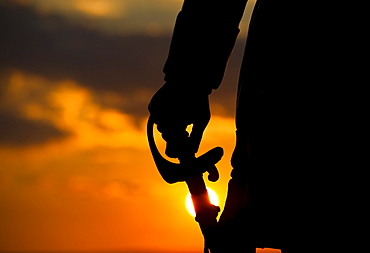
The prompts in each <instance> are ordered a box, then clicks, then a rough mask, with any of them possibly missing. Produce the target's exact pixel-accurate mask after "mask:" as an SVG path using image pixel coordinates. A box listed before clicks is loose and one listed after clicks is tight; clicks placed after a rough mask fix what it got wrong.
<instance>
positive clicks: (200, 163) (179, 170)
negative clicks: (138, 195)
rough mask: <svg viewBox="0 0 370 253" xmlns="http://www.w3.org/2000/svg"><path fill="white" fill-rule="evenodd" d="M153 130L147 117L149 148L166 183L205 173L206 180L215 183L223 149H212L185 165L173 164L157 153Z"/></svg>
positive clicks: (151, 122)
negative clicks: (206, 174)
mask: <svg viewBox="0 0 370 253" xmlns="http://www.w3.org/2000/svg"><path fill="white" fill-rule="evenodd" d="M153 130H154V121H153V119H152V118H151V117H150V116H149V119H148V122H147V137H148V142H149V148H150V151H151V153H152V156H153V159H154V162H155V164H156V166H157V169H158V171H159V173H160V174H161V176H162V178H163V179H164V180H165V181H166V182H167V183H169V184H173V183H176V182H182V181H185V180H186V179H187V178H188V177H190V176H196V175H201V174H203V173H204V172H206V171H208V173H209V175H208V179H209V180H210V181H213V182H215V181H217V180H218V178H219V173H218V170H217V168H216V166H215V164H216V163H217V162H218V161H219V160H221V158H222V156H223V149H222V148H221V147H216V148H213V149H211V150H209V151H208V152H206V153H205V154H203V155H201V156H199V157H198V158H195V159H192V160H191V161H187V162H186V165H184V164H183V163H173V162H170V161H168V160H167V159H165V158H164V157H163V156H162V155H161V153H160V152H159V151H158V148H157V145H156V144H155V140H154V136H153Z"/></svg>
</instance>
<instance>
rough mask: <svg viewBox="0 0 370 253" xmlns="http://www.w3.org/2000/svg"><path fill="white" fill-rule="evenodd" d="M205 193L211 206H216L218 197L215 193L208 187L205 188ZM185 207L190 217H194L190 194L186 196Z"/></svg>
mask: <svg viewBox="0 0 370 253" xmlns="http://www.w3.org/2000/svg"><path fill="white" fill-rule="evenodd" d="M207 191H208V195H209V200H210V201H211V204H212V205H215V206H218V196H217V194H216V192H215V191H214V190H212V189H210V188H208V187H207ZM185 205H186V209H187V210H188V212H189V213H190V215H191V216H194V217H195V210H194V206H193V201H192V199H191V195H190V193H188V195H187V196H186V199H185Z"/></svg>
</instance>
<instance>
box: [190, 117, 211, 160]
mask: <svg viewBox="0 0 370 253" xmlns="http://www.w3.org/2000/svg"><path fill="white" fill-rule="evenodd" d="M208 122H209V120H202V121H197V122H195V123H194V124H193V128H192V130H191V133H190V145H191V148H192V151H193V153H197V152H198V149H199V146H200V142H201V141H202V137H203V133H204V130H205V129H206V127H207V125H208Z"/></svg>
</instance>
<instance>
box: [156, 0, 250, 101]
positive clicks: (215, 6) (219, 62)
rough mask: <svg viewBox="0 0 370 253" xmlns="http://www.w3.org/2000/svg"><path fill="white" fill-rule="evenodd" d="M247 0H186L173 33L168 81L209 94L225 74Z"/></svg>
mask: <svg viewBox="0 0 370 253" xmlns="http://www.w3.org/2000/svg"><path fill="white" fill-rule="evenodd" d="M246 3H247V0H184V3H183V6H182V9H181V11H180V12H179V13H178V16H177V19H176V23H175V27H174V30H173V34H172V40H171V45H170V49H169V54H168V58H167V61H166V63H165V65H164V68H163V72H164V74H165V78H164V80H165V82H166V83H168V84H170V85H176V86H178V87H176V88H178V89H180V90H184V91H185V90H187V91H191V92H199V93H207V94H210V93H211V92H212V90H214V89H217V88H218V87H219V85H220V84H221V81H222V79H223V76H224V72H225V68H226V64H227V61H228V58H229V56H230V54H231V51H232V50H233V47H234V45H235V41H236V38H237V36H238V34H239V31H240V30H239V23H240V20H241V19H242V16H243V13H244V9H245V6H246Z"/></svg>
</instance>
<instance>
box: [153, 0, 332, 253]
mask: <svg viewBox="0 0 370 253" xmlns="http://www.w3.org/2000/svg"><path fill="white" fill-rule="evenodd" d="M246 2H247V0H185V1H184V4H183V7H182V10H181V11H180V13H179V14H178V17H177V20H176V25H175V28H174V31H173V37H172V42H171V46H170V50H169V55H168V59H167V61H166V64H165V66H164V73H165V84H164V85H163V86H162V87H161V88H160V89H159V90H158V91H157V92H156V93H155V94H154V96H153V98H152V100H151V102H150V104H149V111H150V114H151V117H152V118H153V119H154V121H155V123H156V124H157V127H158V130H159V131H160V132H161V133H162V137H163V139H164V140H165V141H166V142H167V147H166V154H167V155H168V156H169V157H173V158H181V157H182V156H184V155H185V154H189V153H191V154H195V153H196V152H197V150H198V147H199V144H200V141H201V138H202V134H203V131H204V129H205V128H206V126H207V124H208V122H209V120H210V116H211V114H210V108H209V100H208V99H209V96H210V95H211V93H212V90H215V89H217V88H218V87H219V85H220V83H221V81H222V78H223V74H224V71H225V67H226V64H227V61H228V57H229V56H230V53H231V51H232V49H233V46H234V43H235V40H236V38H237V36H238V33H239V28H238V27H239V23H240V21H241V18H242V16H243V13H244V9H245V6H246ZM320 17H321V16H320V13H319V11H318V8H317V6H313V5H312V3H311V4H309V3H308V2H307V1H298V0H296V1H276V0H259V1H257V3H256V5H255V7H254V11H253V15H252V18H251V22H250V26H249V32H248V37H247V42H246V47H245V54H244V58H243V63H242V66H241V70H240V79H239V86H238V91H237V94H236V95H237V110H236V129H237V130H236V138H237V141H236V145H235V150H234V152H233V156H232V160H231V164H232V167H233V170H232V172H231V176H232V179H231V180H230V182H229V190H228V196H227V200H226V205H225V209H224V211H223V212H222V214H221V217H220V219H219V221H218V226H217V228H215V229H214V235H213V236H214V238H215V244H213V245H214V246H213V248H212V247H211V248H210V250H211V252H227V253H229V252H230V253H232V252H247V253H251V252H255V250H256V248H265V247H268V248H276V249H281V250H282V252H283V253H291V252H318V251H315V250H312V248H315V247H316V246H315V243H314V242H317V241H319V238H318V237H319V232H318V230H319V229H318V227H319V226H318V224H319V222H320V219H319V218H318V215H319V212H318V211H317V210H318V209H319V208H320V207H321V203H320V202H319V199H320V198H319V197H318V196H319V195H320V194H319V193H320V192H321V189H322V188H321V186H320V185H321V183H320V180H318V178H320V179H322V178H324V177H325V175H324V174H325V173H324V171H325V170H324V168H325V167H327V166H329V163H330V160H331V157H332V153H331V152H332V150H331V147H333V146H334V145H335V144H333V142H332V141H333V139H334V138H333V135H332V134H331V131H330V129H331V127H332V126H333V123H331V117H332V116H330V115H331V113H329V111H330V110H331V108H332V107H331V106H332V103H331V102H332V101H333V100H330V101H331V102H329V103H328V97H330V96H329V95H328V90H330V88H328V85H327V84H328V83H330V78H331V77H330V76H331V73H330V71H328V69H327V68H326V65H327V64H329V63H332V62H333V61H335V60H334V59H333V58H332V57H333V55H332V54H331V53H332V52H331V50H330V48H329V47H327V46H328V45H327V44H326V43H329V42H327V40H326V38H327V37H328V33H327V30H326V27H325V26H326V25H327V23H325V22H324V23H323V22H322V21H323V19H321V18H320ZM189 124H193V128H192V132H191V134H190V136H189V135H188V133H187V132H186V131H185V128H186V127H187V125H189ZM217 161H218V160H217ZM217 161H213V163H216V162H217ZM211 165H213V164H210V165H209V166H211ZM313 231H314V232H313Z"/></svg>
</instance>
